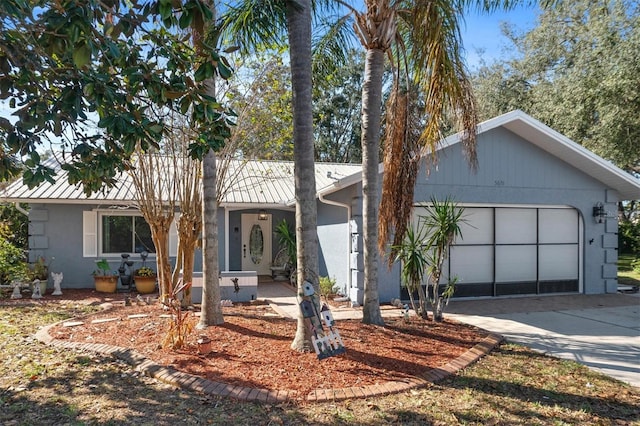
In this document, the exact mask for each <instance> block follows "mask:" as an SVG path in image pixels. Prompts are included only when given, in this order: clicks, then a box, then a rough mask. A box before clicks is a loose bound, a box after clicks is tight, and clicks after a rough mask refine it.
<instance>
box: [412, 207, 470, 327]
mask: <svg viewBox="0 0 640 426" xmlns="http://www.w3.org/2000/svg"><path fill="white" fill-rule="evenodd" d="M463 214H464V208H463V207H460V206H458V204H457V203H456V202H455V201H454V200H453V199H452V198H450V197H447V198H445V199H444V200H442V201H438V200H437V199H436V198H435V197H432V198H431V205H430V206H428V207H427V214H426V215H425V216H421V217H420V220H421V221H422V224H423V226H424V227H425V230H426V233H427V236H428V237H427V242H426V250H427V259H428V261H429V276H430V279H431V286H432V291H431V296H430V301H431V303H432V305H433V306H434V312H433V317H434V320H436V321H440V320H442V312H443V309H444V305H446V304H447V303H448V301H449V298H450V297H451V296H452V295H453V292H454V291H455V284H456V282H457V278H453V279H451V277H449V278H448V279H447V285H446V286H445V289H444V291H443V292H440V280H441V278H442V274H443V272H444V271H443V264H444V261H445V259H446V258H447V256H448V254H449V247H450V246H451V244H453V242H454V241H455V239H456V238H462V231H461V229H460V225H461V224H462V223H463V222H465V219H464V218H463Z"/></svg>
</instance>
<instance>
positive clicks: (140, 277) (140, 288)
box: [133, 266, 156, 294]
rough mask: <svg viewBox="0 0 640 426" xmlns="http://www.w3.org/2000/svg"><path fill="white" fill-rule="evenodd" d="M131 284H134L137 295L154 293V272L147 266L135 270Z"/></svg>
mask: <svg viewBox="0 0 640 426" xmlns="http://www.w3.org/2000/svg"><path fill="white" fill-rule="evenodd" d="M133 282H134V283H135V284H136V291H137V292H138V293H142V294H146V293H154V292H155V291H156V271H154V270H153V269H151V268H149V267H148V266H143V267H142V268H139V269H136V270H135V271H134V273H133Z"/></svg>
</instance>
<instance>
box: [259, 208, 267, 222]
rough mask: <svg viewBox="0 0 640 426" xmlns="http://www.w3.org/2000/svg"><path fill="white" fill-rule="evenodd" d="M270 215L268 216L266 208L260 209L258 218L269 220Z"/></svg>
mask: <svg viewBox="0 0 640 426" xmlns="http://www.w3.org/2000/svg"><path fill="white" fill-rule="evenodd" d="M267 219H268V216H267V211H266V210H260V211H259V212H258V220H267Z"/></svg>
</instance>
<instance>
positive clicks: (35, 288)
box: [31, 278, 42, 299]
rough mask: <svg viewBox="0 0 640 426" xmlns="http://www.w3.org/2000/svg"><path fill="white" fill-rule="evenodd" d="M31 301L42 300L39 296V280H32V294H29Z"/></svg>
mask: <svg viewBox="0 0 640 426" xmlns="http://www.w3.org/2000/svg"><path fill="white" fill-rule="evenodd" d="M31 298H32V299H42V295H41V294H40V280H39V279H37V278H36V279H35V280H33V293H32V294H31Z"/></svg>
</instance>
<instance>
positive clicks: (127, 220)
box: [100, 213, 156, 254]
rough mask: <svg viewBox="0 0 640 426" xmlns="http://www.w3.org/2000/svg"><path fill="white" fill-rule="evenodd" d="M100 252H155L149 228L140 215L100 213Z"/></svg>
mask: <svg viewBox="0 0 640 426" xmlns="http://www.w3.org/2000/svg"><path fill="white" fill-rule="evenodd" d="M100 225H101V229H100V230H101V236H102V244H101V252H102V254H120V253H141V252H143V251H147V252H149V253H155V252H156V249H155V246H154V245H153V240H152V239H151V229H150V228H149V224H148V223H147V222H146V221H145V220H144V218H143V217H142V216H132V215H111V214H106V213H105V214H102V215H101V217H100Z"/></svg>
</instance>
